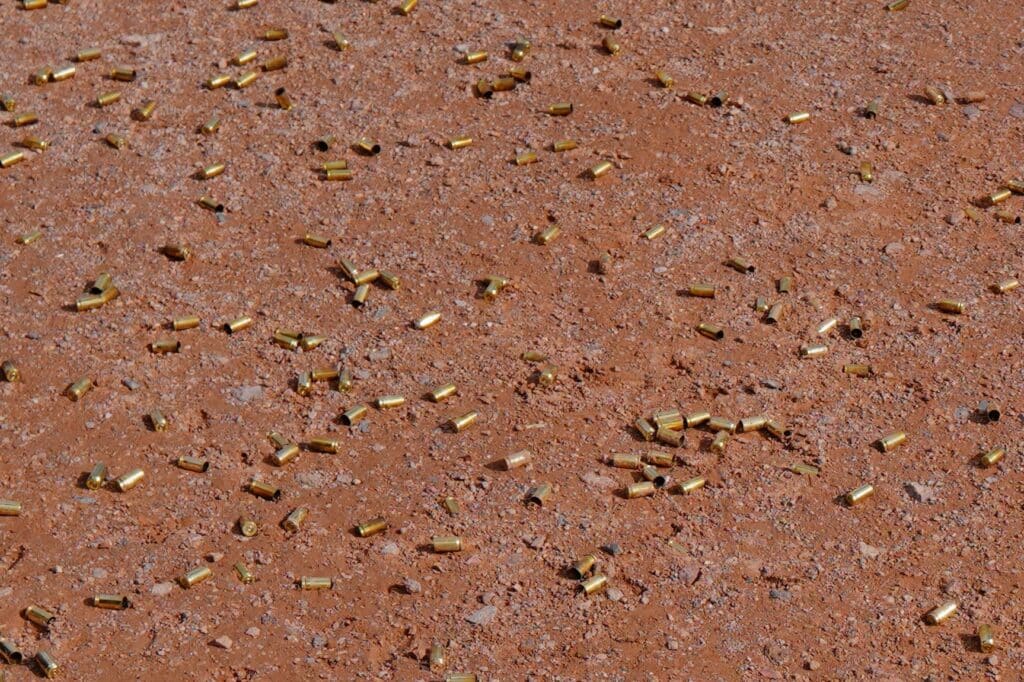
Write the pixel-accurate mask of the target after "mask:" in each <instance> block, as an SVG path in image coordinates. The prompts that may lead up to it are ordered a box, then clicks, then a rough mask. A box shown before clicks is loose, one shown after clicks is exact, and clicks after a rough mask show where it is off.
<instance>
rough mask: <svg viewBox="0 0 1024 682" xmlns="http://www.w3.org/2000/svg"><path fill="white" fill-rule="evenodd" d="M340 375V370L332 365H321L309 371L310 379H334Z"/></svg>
mask: <svg viewBox="0 0 1024 682" xmlns="http://www.w3.org/2000/svg"><path fill="white" fill-rule="evenodd" d="M340 376H341V370H339V369H336V368H334V367H321V368H320V369H314V370H313V371H312V372H310V373H309V378H310V379H311V380H312V381H334V380H335V379H338V378H339V377H340Z"/></svg>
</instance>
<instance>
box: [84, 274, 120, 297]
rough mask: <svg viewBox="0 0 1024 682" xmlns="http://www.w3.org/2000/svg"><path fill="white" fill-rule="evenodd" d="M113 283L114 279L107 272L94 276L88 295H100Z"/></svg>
mask: <svg viewBox="0 0 1024 682" xmlns="http://www.w3.org/2000/svg"><path fill="white" fill-rule="evenodd" d="M113 283H114V278H113V277H112V276H111V274H110V273H109V272H101V273H100V274H99V275H97V276H96V279H95V281H93V283H92V286H91V287H89V293H90V294H102V293H103V292H104V291H106V290H107V289H109V288H110V285H112V284H113Z"/></svg>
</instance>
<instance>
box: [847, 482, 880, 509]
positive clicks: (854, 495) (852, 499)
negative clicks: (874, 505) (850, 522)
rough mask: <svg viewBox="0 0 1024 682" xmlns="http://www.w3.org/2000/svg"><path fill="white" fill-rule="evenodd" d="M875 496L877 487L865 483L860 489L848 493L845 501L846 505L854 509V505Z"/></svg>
mask: <svg viewBox="0 0 1024 682" xmlns="http://www.w3.org/2000/svg"><path fill="white" fill-rule="evenodd" d="M874 494H875V486H873V485H871V484H870V483H865V484H864V485H862V486H860V487H859V488H854V489H853V490H851V491H850V492H848V493H846V495H844V496H843V500H845V501H846V504H848V505H849V506H851V507H853V506H854V505H858V504H860V503H861V502H863V501H864V500H866V499H867V498H869V497H871V496H872V495H874Z"/></svg>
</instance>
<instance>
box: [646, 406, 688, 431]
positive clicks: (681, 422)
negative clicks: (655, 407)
mask: <svg viewBox="0 0 1024 682" xmlns="http://www.w3.org/2000/svg"><path fill="white" fill-rule="evenodd" d="M651 421H653V422H654V424H655V426H657V427H658V428H661V427H664V428H666V429H673V430H675V431H679V430H680V429H682V428H684V427H685V426H686V420H685V419H684V418H683V415H682V413H681V412H680V411H679V410H659V411H657V412H655V413H654V414H653V415H651Z"/></svg>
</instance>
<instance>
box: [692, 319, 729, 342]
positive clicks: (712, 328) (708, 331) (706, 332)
mask: <svg viewBox="0 0 1024 682" xmlns="http://www.w3.org/2000/svg"><path fill="white" fill-rule="evenodd" d="M697 331H698V332H700V335H701V336H706V337H708V338H709V339H713V340H715V341H721V340H722V339H724V338H725V331H724V330H723V329H722V328H721V327H719V326H718V325H714V324H709V323H707V322H701V323H700V324H698V325H697Z"/></svg>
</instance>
